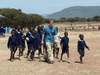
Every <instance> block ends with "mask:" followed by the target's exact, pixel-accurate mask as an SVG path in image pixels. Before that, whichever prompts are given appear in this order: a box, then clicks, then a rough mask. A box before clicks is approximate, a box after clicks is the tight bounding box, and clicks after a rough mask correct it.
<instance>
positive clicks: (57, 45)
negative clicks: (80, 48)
mask: <svg viewBox="0 0 100 75" xmlns="http://www.w3.org/2000/svg"><path fill="white" fill-rule="evenodd" d="M56 30H57V32H58V27H56ZM56 36H57V38H58V40H57V41H58V44H55V47H54V50H53V54H54V57H55V53H56V58H57V59H58V53H59V47H60V38H61V37H60V33H58V34H57V35H56Z"/></svg>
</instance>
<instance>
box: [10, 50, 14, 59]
mask: <svg viewBox="0 0 100 75" xmlns="http://www.w3.org/2000/svg"><path fill="white" fill-rule="evenodd" d="M13 56H14V52H13V51H11V57H10V58H11V59H10V60H11V61H13Z"/></svg>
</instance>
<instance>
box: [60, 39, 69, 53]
mask: <svg viewBox="0 0 100 75" xmlns="http://www.w3.org/2000/svg"><path fill="white" fill-rule="evenodd" d="M60 44H61V45H62V46H63V49H62V53H67V52H69V38H68V37H63V38H62V39H61V43H60Z"/></svg>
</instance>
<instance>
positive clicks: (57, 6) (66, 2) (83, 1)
mask: <svg viewBox="0 0 100 75" xmlns="http://www.w3.org/2000/svg"><path fill="white" fill-rule="evenodd" d="M71 6H100V0H0V8H15V9H21V10H22V12H24V13H27V14H30V13H35V14H40V15H43V14H52V13H54V12H58V11H61V10H63V9H64V8H68V7H71Z"/></svg>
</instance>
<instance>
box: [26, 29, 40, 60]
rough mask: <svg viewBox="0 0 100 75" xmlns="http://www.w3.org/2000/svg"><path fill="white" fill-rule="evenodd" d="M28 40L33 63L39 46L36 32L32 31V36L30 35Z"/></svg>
mask: <svg viewBox="0 0 100 75" xmlns="http://www.w3.org/2000/svg"><path fill="white" fill-rule="evenodd" d="M26 40H27V41H28V42H29V50H30V51H31V60H32V61H33V59H34V54H35V51H36V49H37V46H38V43H37V37H36V35H35V30H33V31H32V35H30V36H29V38H26ZM38 48H39V46H38Z"/></svg>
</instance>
